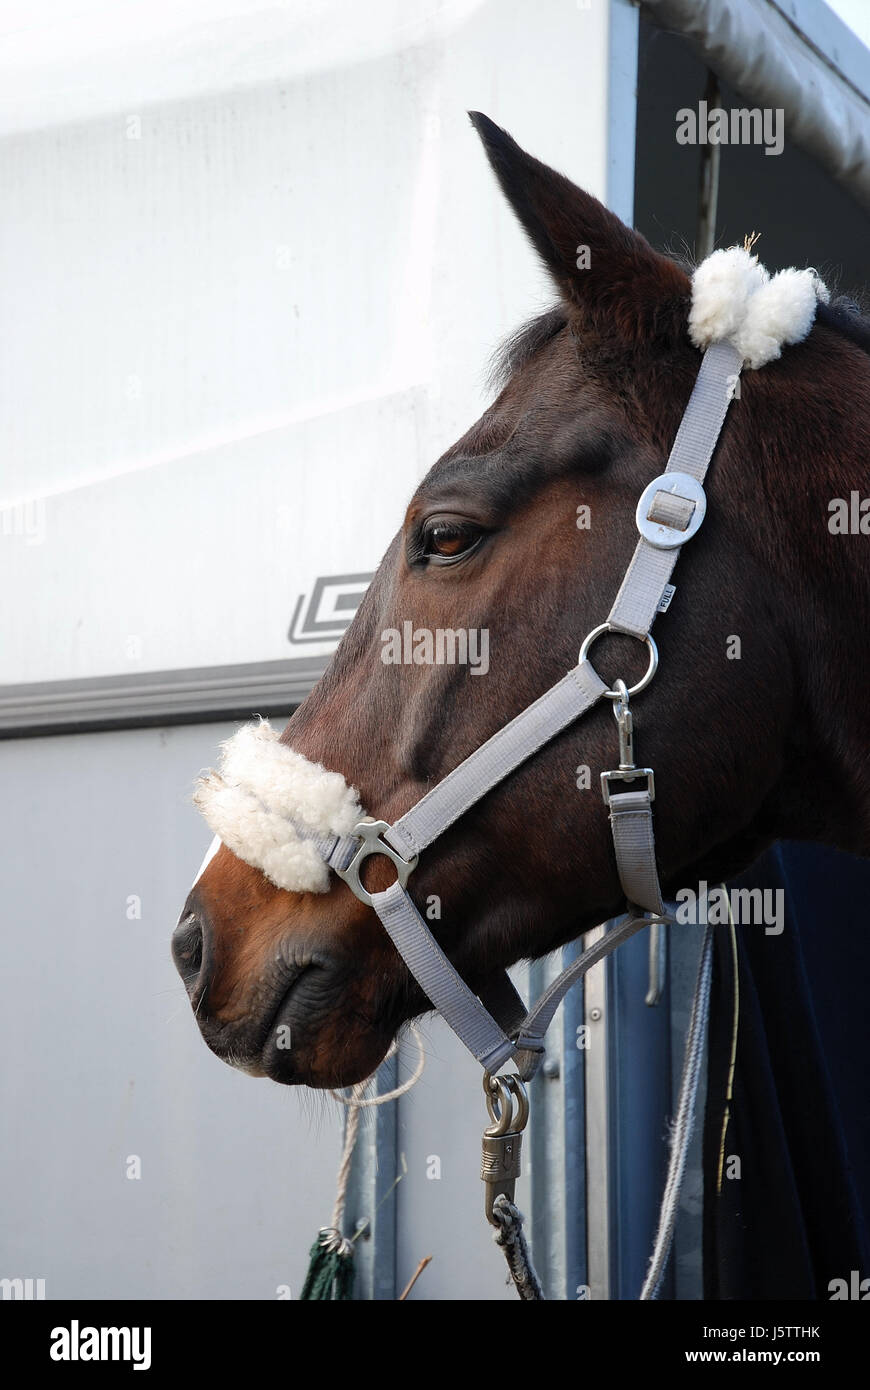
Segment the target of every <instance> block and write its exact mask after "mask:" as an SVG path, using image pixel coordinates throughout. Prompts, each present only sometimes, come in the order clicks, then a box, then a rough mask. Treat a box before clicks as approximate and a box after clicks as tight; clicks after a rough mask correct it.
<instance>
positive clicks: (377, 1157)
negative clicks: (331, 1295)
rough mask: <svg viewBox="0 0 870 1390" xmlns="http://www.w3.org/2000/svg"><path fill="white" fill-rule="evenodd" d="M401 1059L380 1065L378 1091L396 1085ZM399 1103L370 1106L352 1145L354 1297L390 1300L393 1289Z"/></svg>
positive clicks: (349, 1221) (349, 1209)
mask: <svg viewBox="0 0 870 1390" xmlns="http://www.w3.org/2000/svg"><path fill="white" fill-rule="evenodd" d="M398 1078H399V1059H398V1058H397V1057H396V1056H393V1057H390V1058H388V1059H387V1061H386V1062H384V1063H383V1065H382V1066H381V1067H380V1068H379V1070H378V1078H377V1087H376V1093H377V1095H379V1096H383V1095H386V1094H388V1092H390V1091H392V1090H395V1088H396V1086H397V1084H398ZM397 1144H398V1102H397V1101H387V1102H386V1103H385V1104H384V1105H377V1106H370V1107H366V1108H364V1109H363V1111H362V1113H361V1115H360V1127H359V1133H358V1135H357V1141H356V1147H355V1148H354V1155H353V1163H352V1165H351V1173H350V1180H349V1182H348V1192H347V1205H346V1207H345V1229H346V1233H347V1234H349V1235H351V1237H352V1239H354V1241H355V1243H356V1255H355V1256H354V1259H355V1261H356V1278H355V1280H354V1297H355V1298H357V1299H360V1300H366V1301H369V1302H371V1301H375V1300H384V1299H387V1300H389V1299H394V1298H397V1297H398V1294H399V1293H400V1292H401V1290H399V1289H397V1288H396V1173H397V1167H398V1148H397Z"/></svg>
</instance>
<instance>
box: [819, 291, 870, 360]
mask: <svg viewBox="0 0 870 1390" xmlns="http://www.w3.org/2000/svg"><path fill="white" fill-rule="evenodd" d="M816 322H817V323H823V324H824V325H825V327H826V328H833V329H834V330H835V332H837V333H841V334H842V335H843V337H844V338H848V339H849V341H850V342H852V343H855V344H856V346H857V347H859V348H863V350H864V352H866V353H868V354H870V316H868V315H867V314H865V313H863V312H862V310H861V306H860V304H859V303H858V302H857V300H855V299H853V298H852V296H851V295H848V294H839V295H837V297H836V299H832V300H831V302H830V303H829V304H820V305H819V307H818V309H817V310H816Z"/></svg>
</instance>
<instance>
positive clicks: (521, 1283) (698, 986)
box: [488, 923, 713, 1303]
mask: <svg viewBox="0 0 870 1390" xmlns="http://www.w3.org/2000/svg"><path fill="white" fill-rule="evenodd" d="M712 975H713V928H712V927H711V926H710V925H709V923H708V925H707V929H706V931H705V933H704V941H703V944H702V946H701V958H700V962H699V965H698V975H697V980H696V983H695V994H694V999H693V1002H692V1014H691V1018H690V1020H689V1029H688V1033H687V1035H686V1049H685V1053H684V1055H683V1071H682V1075H681V1078H680V1091H679V1099H678V1101H677V1114H676V1118H675V1120H674V1125H673V1131H672V1134H671V1143H670V1155H669V1158H668V1172H667V1177H666V1179H665V1187H664V1193H663V1196H662V1203H661V1207H660V1210H659V1220H658V1229H657V1231H656V1238H655V1244H654V1246H653V1252H652V1255H651V1257H650V1263H649V1269H648V1271H647V1275H646V1278H645V1280H644V1283H643V1288H642V1289H641V1292H640V1299H639V1301H641V1302H649V1301H651V1300H653V1299H655V1298H657V1297H658V1292H659V1286H660V1284H661V1281H662V1276H663V1274H664V1272H665V1267H666V1265H667V1262H668V1256H669V1255H670V1252H671V1246H672V1244H673V1239H674V1229H675V1226H676V1220H677V1210H678V1208H679V1202H680V1192H681V1190H682V1185H683V1178H684V1176H685V1172H686V1161H687V1158H688V1153H689V1146H690V1144H691V1142H692V1134H693V1132H694V1128H695V1106H696V1103H697V1099H698V1085H699V1082H700V1078H701V1067H702V1063H703V1059H704V1040H705V1037H706V1032H707V1023H708V1020H709V1016H710V985H711V980H712ZM513 1137H514V1136H513V1135H512V1134H505V1135H504V1136H502V1137H501V1143H502V1144H504V1142H505V1141H506V1140H510V1139H511V1138H513ZM517 1137H518V1136H517ZM516 1176H519V1163H518V1159H517V1161H516ZM488 1215H489V1219H490V1221H491V1224H492V1225H493V1226H495V1228H496V1229H495V1231H494V1233H493V1240H494V1241H495V1243H496V1245H498V1246H499V1247H500V1248H501V1249H502V1250H503V1251H504V1256H505V1259H506V1260H507V1266H508V1271H509V1273H510V1277H511V1279H512V1280H513V1283H514V1285H515V1287H516V1290H517V1293H518V1294H519V1296H520V1298H521V1299H522V1300H523V1301H524V1302H529V1303H532V1302H544V1301H546V1297H547V1296H546V1294H545V1293H544V1289H543V1285H542V1284H541V1281H540V1279H539V1277H538V1274H537V1271H536V1270H535V1266H534V1263H533V1261H532V1254H531V1250H530V1249H529V1244H528V1241H527V1239H526V1236H525V1233H524V1231H523V1222H524V1221H525V1217H524V1216H523V1214H522V1212H521V1211H520V1210H519V1208H518V1207H517V1206H516V1205H515V1203H514V1202H513V1201H511V1199H510V1197H509V1196H508V1195H507V1194H506V1193H505V1192H500V1193H499V1194H498V1195H497V1196H496V1197H495V1198H494V1199H493V1201H492V1207H491V1212H490V1213H488Z"/></svg>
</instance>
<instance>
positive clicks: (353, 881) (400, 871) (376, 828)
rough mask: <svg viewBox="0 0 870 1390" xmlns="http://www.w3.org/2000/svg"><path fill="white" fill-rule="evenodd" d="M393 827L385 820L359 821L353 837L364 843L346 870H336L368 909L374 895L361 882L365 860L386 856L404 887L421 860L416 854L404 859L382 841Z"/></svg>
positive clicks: (368, 818) (369, 817)
mask: <svg viewBox="0 0 870 1390" xmlns="http://www.w3.org/2000/svg"><path fill="white" fill-rule="evenodd" d="M391 829H392V826H391V825H389V824H388V822H387V821H385V820H375V819H374V818H373V817H372V816H366V817H365V818H364V819H363V820H361V821H359V822H358V823H357V824H356V825H355V826H354V828H353V830H352V831H351V834H352V835H356V836H358V838H359V839H360V840H361V841H362V844H361V845H360V847H359V849H358V850H357V851H356V853H355V854H354V856H353V858H352V859H351V861H350V863H349V864H348V865H347V866H346V868H344V869H336V871H335V872H336V873H337V874H338V877H339V878H343V879H344V881H345V883H346V884H347V886H348V888H349V889H350V890H351V892H352V893H355V894H356V896H357V897H358V898H359V900H360V902H361V903H365V904H366V906H367V907H372V906H373V904H372V895H371V893H368V892H367V891H366V890H365V888H363V886H362V883H361V882H360V876H359V870H360V865H361V864H362V862H363V860H364V859H368V857H369V855H370V854H384V855H386V857H387V859H390V860H391V861H392V862H393V864H395V866H396V875H397V877H398V881H399V883H401V885H402V887H403V888H404V887H405V884H406V883H407V882H408V878H409V877H410V875H411V871H412V870H413V869H416V867H417V861H418V859H419V858H420V856H419V855H418V854H415V855H414V857H413V859H403V858H402V856H401V854H399V853H398V851H397V850H394V849H393V847H392V845H388V844H387V843H386V841H385V840H382V839H381V836H382V835H383V833H384V831H385V830H391Z"/></svg>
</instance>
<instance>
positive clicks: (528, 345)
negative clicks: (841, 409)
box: [486, 256, 870, 391]
mask: <svg viewBox="0 0 870 1390" xmlns="http://www.w3.org/2000/svg"><path fill="white" fill-rule="evenodd" d="M672 259H673V260H675V261H676V262H677V264H679V265H681V266H682V268H683V269H684V270H685V271H686V272H687V274H689V275H691V273H692V270H693V268H694V267H693V265H692V264H691V263H690V262H688V261H686V260H684V259H683V258H682V257H677V256H675V257H673V258H672ZM568 323H569V313H568V309H567V307H566V306H565V305H564V304H562V303H558V304H551V305H550V306H549V308H547V309H544V310H543V312H542V313H540V314H536V315H535V316H534V318H531V319H528V320H527V321H526V322H525V323H522V324H520V326H519V328H517V329H515V330H514V331H513V332H512V333H510V334H509V335H508V336H507V337H506V338H505V339H504V341H503V342H501V343H500V344H499V345H498V347H497V348H496V349H495V351H494V353H493V354H492V357H491V359H490V363H489V367H488V370H487V374H486V385H487V388H488V389H489V390H491V391H500V390H501V389H502V388H503V387H504V386H506V385H507V383H508V381H509V380H510V378H511V377H512V376H513V375H514V374H515V373H516V372H518V371H520V370H521V368H523V367H524V366H525V365H526V363H527V362H530V361H531V359H532V358H533V357H534V356H535V355H536V354H537V353H538V352H540V350H541V348H543V347H546V345H547V343H549V342H552V340H553V338H555V337H556V335H557V334H558V333H561V331H562V329H563V328H565V327H566V326H567V324H568ZM816 323H821V324H824V326H825V327H826V328H832V329H833V330H834V331H835V332H836V333H839V334H841V335H842V337H844V338H848V340H849V341H850V342H852V343H855V345H856V346H857V347H859V348H861V349H863V351H864V352H866V353H867V354H868V355H870V314H867V313H866V312H865V311H864V310H863V309H862V306H861V304H860V303H859V302H858V300H857V299H856V298H855V297H854V296H853V295H851V294H838V295H836V296H835V297H832V299H831V300H830V302H829V303H828V304H824V303H822V302H821V301H820V302H819V304H818V306H817V308H816Z"/></svg>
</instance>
